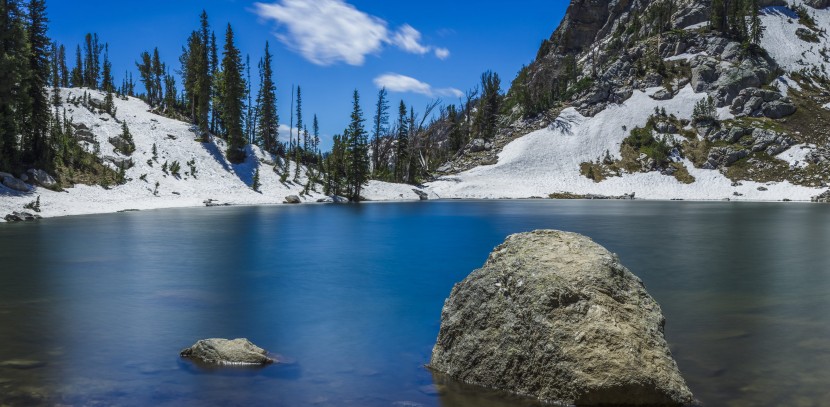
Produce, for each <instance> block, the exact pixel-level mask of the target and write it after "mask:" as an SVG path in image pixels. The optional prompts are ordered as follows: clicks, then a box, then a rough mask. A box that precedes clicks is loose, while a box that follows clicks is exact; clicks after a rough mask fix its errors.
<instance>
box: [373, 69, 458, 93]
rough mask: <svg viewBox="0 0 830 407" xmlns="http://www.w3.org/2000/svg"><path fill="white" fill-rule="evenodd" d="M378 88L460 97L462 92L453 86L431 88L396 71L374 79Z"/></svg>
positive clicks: (399, 91)
mask: <svg viewBox="0 0 830 407" xmlns="http://www.w3.org/2000/svg"><path fill="white" fill-rule="evenodd" d="M374 82H375V85H376V86H377V87H378V88H386V90H388V91H390V92H397V93H417V94H420V95H425V96H430V97H433V96H449V97H461V96H464V92H462V91H460V90H458V89H455V88H442V89H433V87H432V85H430V84H428V83H426V82H421V81H419V80H417V79H415V78H413V77H410V76H406V75H400V74H396V73H387V74H384V75H381V76H378V77H377V78H375V80H374Z"/></svg>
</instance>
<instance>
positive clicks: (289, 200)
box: [283, 195, 303, 204]
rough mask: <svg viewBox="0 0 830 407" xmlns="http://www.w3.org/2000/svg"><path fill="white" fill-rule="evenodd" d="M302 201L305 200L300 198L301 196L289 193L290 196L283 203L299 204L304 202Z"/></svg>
mask: <svg viewBox="0 0 830 407" xmlns="http://www.w3.org/2000/svg"><path fill="white" fill-rule="evenodd" d="M302 202H303V201H302V200H300V197H299V196H297V195H289V196H287V197H285V201H284V202H283V203H287V204H298V203H302Z"/></svg>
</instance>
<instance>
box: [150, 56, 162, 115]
mask: <svg viewBox="0 0 830 407" xmlns="http://www.w3.org/2000/svg"><path fill="white" fill-rule="evenodd" d="M150 69H151V75H150V78H151V81H152V84H151V86H152V87H153V96H154V99H153V103H151V105H154V106H157V105H161V102H162V96H163V90H162V81H163V79H164V64H163V63H162V62H161V58H160V57H159V49H158V47H156V48H154V49H153V61H152V66H151V68H150Z"/></svg>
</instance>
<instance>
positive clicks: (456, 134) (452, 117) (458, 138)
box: [447, 105, 465, 154]
mask: <svg viewBox="0 0 830 407" xmlns="http://www.w3.org/2000/svg"><path fill="white" fill-rule="evenodd" d="M460 121H461V114H460V113H459V111H458V109H457V108H456V107H455V105H449V106H448V107H447V123H448V125H449V127H450V128H449V139H450V153H452V154H455V153H456V152H458V151H459V150H461V148H462V147H464V141H465V140H464V133H462V131H461V125H460Z"/></svg>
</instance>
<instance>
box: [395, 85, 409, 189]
mask: <svg viewBox="0 0 830 407" xmlns="http://www.w3.org/2000/svg"><path fill="white" fill-rule="evenodd" d="M396 139H397V143H396V144H397V145H396V153H395V181H396V182H403V181H404V177H405V174H406V171H407V170H406V168H407V165H406V164H407V163H408V158H407V151H408V150H409V124H408V123H407V120H406V104H405V103H404V102H403V100H401V104H400V106H398V134H397V135H396Z"/></svg>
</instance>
